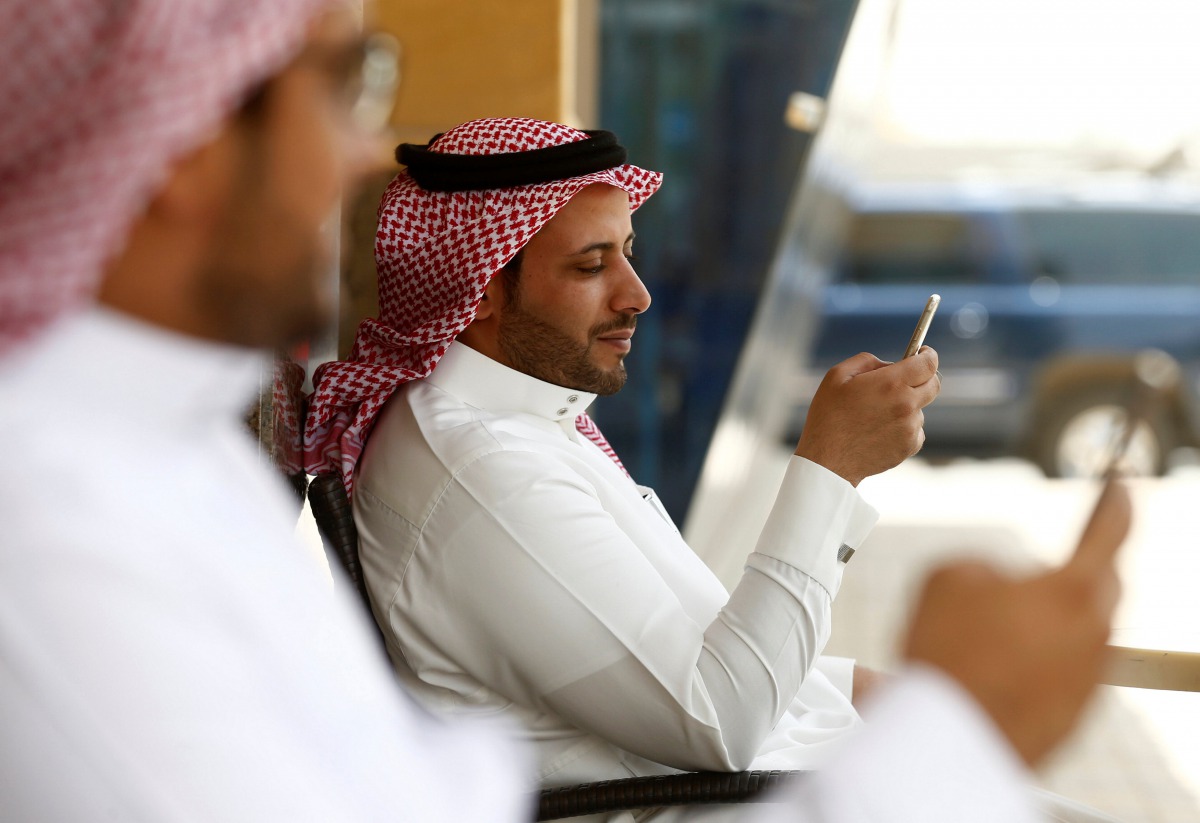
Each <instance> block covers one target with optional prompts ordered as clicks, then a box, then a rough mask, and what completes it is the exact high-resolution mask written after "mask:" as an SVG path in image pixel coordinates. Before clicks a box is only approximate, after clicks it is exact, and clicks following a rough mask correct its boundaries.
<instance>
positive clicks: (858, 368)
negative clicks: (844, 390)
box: [829, 351, 892, 383]
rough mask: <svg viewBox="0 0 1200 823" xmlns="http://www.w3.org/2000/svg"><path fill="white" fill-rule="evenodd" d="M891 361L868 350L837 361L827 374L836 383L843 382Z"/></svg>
mask: <svg viewBox="0 0 1200 823" xmlns="http://www.w3.org/2000/svg"><path fill="white" fill-rule="evenodd" d="M890 365H892V364H891V363H888V362H886V361H883V360H880V359H879V358H878V357H876V356H875V355H873V354H871V353H870V352H865V351H864V352H859V353H858V354H856V355H854V356H853V357H847V358H846V359H845V360H843V361H842V362H841V363H838V364H837V365H836V366H834V367H833V368H832V369H830V370H829V376H830V377H833V378H835V379H836V381H837V382H838V383H845V382H846V381H847V380H849V379H850V378H852V377H856V376H858V375H860V374H866V373H867V372H870V371H875V370H876V369H881V368H883V367H884V366H890Z"/></svg>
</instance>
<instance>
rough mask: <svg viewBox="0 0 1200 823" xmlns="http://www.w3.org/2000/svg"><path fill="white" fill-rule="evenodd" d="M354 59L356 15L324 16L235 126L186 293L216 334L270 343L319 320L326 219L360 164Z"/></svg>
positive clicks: (332, 228) (301, 333) (328, 233)
mask: <svg viewBox="0 0 1200 823" xmlns="http://www.w3.org/2000/svg"><path fill="white" fill-rule="evenodd" d="M360 66H361V40H360V36H359V34H358V32H357V26H356V21H354V19H353V18H352V17H351V16H350V15H349V14H348V13H346V12H345V11H344V10H342V11H331V12H330V13H329V14H327V15H325V16H323V17H322V18H321V19H319V20H318V21H317V22H316V23H315V24H314V26H313V29H312V32H311V35H310V38H309V41H308V43H307V44H306V46H305V48H304V50H303V51H302V52H301V54H300V55H299V56H298V57H297V58H296V59H295V60H293V61H292V63H291V64H289V65H288V66H287V67H286V68H285V69H283V70H282V71H281V72H280V73H279V74H278V75H277V76H275V77H274V78H272V79H271V80H270V81H268V82H267V83H266V84H265V86H264V87H263V89H262V91H261V93H260V95H259V97H258V99H257V101H255V102H254V103H253V104H252V105H250V106H249V107H248V108H247V109H246V110H245V111H243V112H242V113H241V114H240V115H239V116H238V118H237V120H236V121H235V122H234V125H233V127H234V128H235V129H236V130H237V131H238V132H239V134H240V135H241V139H240V140H239V143H238V145H239V158H238V161H237V164H238V169H237V171H236V174H235V177H234V180H235V182H234V184H233V185H232V187H231V193H230V197H229V199H228V202H227V208H226V209H225V212H224V214H223V217H222V219H221V225H220V229H219V231H218V232H217V233H216V237H215V242H214V243H213V245H212V248H211V250H210V255H209V258H208V260H207V261H206V264H205V265H204V267H203V268H204V270H203V272H202V276H201V277H200V278H198V280H197V282H196V289H197V292H198V293H197V294H196V295H194V298H195V301H196V304H197V305H198V306H199V307H200V308H201V309H202V310H203V311H205V312H206V313H207V314H208V316H209V317H210V318H211V321H212V323H213V324H214V326H215V327H216V329H217V332H216V336H218V337H219V338H220V339H223V340H225V341H228V342H233V343H240V344H243V345H253V346H272V345H281V344H286V343H289V342H292V341H295V340H298V339H302V338H304V337H307V336H310V335H311V334H313V333H315V332H317V331H319V330H321V329H322V328H324V327H325V325H326V324H327V323H328V321H329V318H330V315H331V310H332V299H331V298H332V296H333V295H332V290H331V289H330V287H329V285H328V280H329V271H330V268H331V266H332V264H333V260H332V251H331V250H332V248H333V242H332V241H333V238H334V232H336V230H337V226H336V225H335V221H333V220H332V219H331V218H332V216H333V215H334V207H335V205H336V204H337V202H338V199H339V197H340V196H341V194H342V192H343V191H348V190H349V188H350V187H352V186H353V185H354V184H355V183H357V182H358V179H359V178H360V177H361V176H362V174H363V172H364V171H366V169H367V167H368V163H367V156H366V150H365V147H366V146H367V143H366V141H365V140H363V139H362V136H361V135H360V134H357V133H356V132H355V130H354V127H353V125H352V123H351V122H350V112H349V105H348V101H347V99H346V95H345V89H346V86H347V83H348V80H349V79H351V76H352V74H353V73H354V72H357V71H358V70H359V68H360Z"/></svg>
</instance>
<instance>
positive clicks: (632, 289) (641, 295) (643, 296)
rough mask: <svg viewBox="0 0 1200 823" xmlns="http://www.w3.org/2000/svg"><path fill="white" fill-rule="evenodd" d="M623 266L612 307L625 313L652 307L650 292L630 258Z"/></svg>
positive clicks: (634, 312) (637, 311)
mask: <svg viewBox="0 0 1200 823" xmlns="http://www.w3.org/2000/svg"><path fill="white" fill-rule="evenodd" d="M622 268H623V271H622V273H621V278H620V282H619V285H618V287H617V289H616V291H615V292H614V294H613V303H612V309H613V311H617V312H621V313H623V314H624V313H632V314H641V313H642V312H644V311H645V310H646V309H648V308H650V292H649V291H648V290H647V289H646V284H645V283H643V282H642V278H640V277H638V273H637V272H636V271H634V269H633V265H632V264H631V263H630V262H629V261H628V260H625V261H624V263H622Z"/></svg>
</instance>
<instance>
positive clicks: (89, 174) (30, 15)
mask: <svg viewBox="0 0 1200 823" xmlns="http://www.w3.org/2000/svg"><path fill="white" fill-rule="evenodd" d="M328 5H330V0H169V2H165V1H164V0H123V2H120V3H116V2H105V0H24V1H23V2H22V1H20V0H12V2H4V3H3V8H2V9H0V54H3V55H4V67H3V70H0V112H3V116H0V353H3V352H5V351H6V350H8V349H10V348H11V347H12V346H14V345H15V344H17V343H18V342H19V341H21V340H24V339H28V338H29V337H31V336H32V335H33V334H35V333H36V332H37V331H38V329H40V328H42V327H44V326H45V325H47V324H49V323H50V322H52V321H53V320H54V318H56V317H58V316H59V315H60V314H62V313H64V312H67V311H70V310H71V309H73V308H78V307H81V306H83V305H85V304H86V303H88V302H90V301H91V299H92V298H93V296H94V294H95V292H96V290H97V288H98V287H99V284H100V280H101V276H102V274H103V272H104V269H105V266H106V264H107V263H108V261H109V259H110V258H111V257H112V256H113V255H114V254H116V253H117V252H118V251H120V249H121V248H122V246H123V245H124V243H125V241H126V236H127V234H128V232H129V230H130V227H131V226H132V224H133V222H134V221H135V220H136V219H137V216H138V215H139V214H140V213H141V211H142V210H143V209H144V208H145V207H146V204H147V202H148V201H149V200H150V198H151V197H152V196H153V193H154V191H155V190H156V189H157V188H158V187H159V186H161V185H162V183H163V181H164V180H165V178H166V177H167V175H168V172H169V169H170V167H171V165H172V163H173V162H175V161H176V160H178V159H179V158H180V157H181V156H183V155H184V154H186V153H187V152H188V151H189V150H191V149H193V148H194V147H196V146H198V145H200V144H201V143H203V142H204V141H205V140H206V139H208V138H210V137H211V136H212V135H213V134H214V133H215V132H216V130H217V128H218V126H219V124H220V122H221V121H222V119H223V118H225V117H226V116H227V115H229V113H230V112H232V111H233V110H234V109H236V108H237V106H238V105H239V103H240V101H241V99H242V98H243V97H244V96H245V94H246V93H247V91H248V90H249V89H250V88H252V87H253V86H254V85H255V84H257V83H259V82H260V81H261V80H262V79H263V78H265V77H267V76H268V75H270V74H271V73H272V72H274V71H275V70H276V69H278V68H279V67H280V66H281V65H283V64H284V63H285V62H286V61H287V60H288V59H290V58H291V56H292V55H293V54H294V53H295V52H297V51H298V50H299V49H300V47H301V45H302V44H303V42H304V39H305V37H306V34H307V28H308V25H309V22H310V21H311V20H312V18H313V17H314V15H315V14H316V13H317V12H318V11H320V10H321V9H322V8H323V7H326V6H328Z"/></svg>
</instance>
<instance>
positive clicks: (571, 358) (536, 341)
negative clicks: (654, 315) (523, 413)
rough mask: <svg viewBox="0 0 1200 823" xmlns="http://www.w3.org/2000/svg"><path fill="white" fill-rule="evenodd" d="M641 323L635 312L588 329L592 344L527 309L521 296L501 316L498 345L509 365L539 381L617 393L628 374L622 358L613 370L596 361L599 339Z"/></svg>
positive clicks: (594, 392)
mask: <svg viewBox="0 0 1200 823" xmlns="http://www.w3.org/2000/svg"><path fill="white" fill-rule="evenodd" d="M636 324H637V318H636V317H634V316H632V315H622V316H620V317H617V318H615V319H613V320H609V321H607V322H605V323H600V324H597V325H596V326H593V327H592V328H591V329H590V330H589V331H588V341H589V342H588V343H586V344H584V343H580V342H578V341H576V340H574V339H573V338H571V337H570V336H568V335H567V334H565V333H564V332H562V331H561V330H559V329H558V328H557V327H555V326H553V325H551V324H550V323H547V322H546V321H545V320H542V319H541V318H540V317H538V316H537V315H535V314H533V313H532V312H529V311H527V310H526V309H525V308H524V307H523V306H522V305H521V303H520V300H519V298H518V299H510V300H509V302H508V305H507V306H506V307H505V309H504V313H503V314H502V315H501V317H500V328H499V332H498V341H497V342H498V344H499V346H500V351H501V352H502V353H503V354H504V356H505V358H507V360H508V363H509V365H511V366H512V368H514V369H516V370H517V371H520V372H524V373H525V374H528V375H529V376H531V377H536V378H537V379H538V380H543V381H545V382H547V383H553V384H554V385H556V386H563V387H564V388H568V389H575V390H577V391H584V392H590V393H592V394H598V395H601V396H607V395H610V394H616V393H617V392H618V391H620V390H621V387H622V386H624V385H625V380H626V379H627V378H628V375H627V374H626V372H625V363H624V362H623V361H622V362H620V363H618V364H617V365H616V366H615V367H613V368H611V369H602V368H600V367H599V366H597V365H596V364H595V363H593V362H592V359H591V351H592V344H593V341H595V339H596V338H597V337H598V336H599V335H601V334H606V333H608V332H611V331H616V330H618V329H631V328H633V327H634V326H635V325H636Z"/></svg>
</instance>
